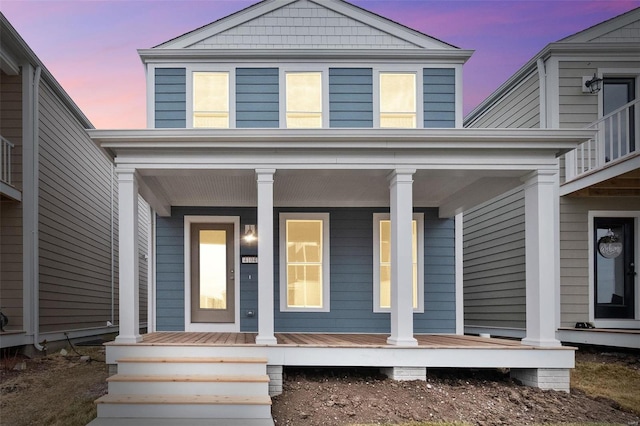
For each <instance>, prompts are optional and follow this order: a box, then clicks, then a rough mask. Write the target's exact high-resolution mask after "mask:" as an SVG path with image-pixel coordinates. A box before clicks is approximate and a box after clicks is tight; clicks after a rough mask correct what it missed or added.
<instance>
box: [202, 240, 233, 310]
mask: <svg viewBox="0 0 640 426" xmlns="http://www.w3.org/2000/svg"><path fill="white" fill-rule="evenodd" d="M199 260H200V308H201V309H227V232H226V231H219V230H201V231H200V259H199Z"/></svg>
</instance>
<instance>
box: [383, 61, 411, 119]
mask: <svg viewBox="0 0 640 426" xmlns="http://www.w3.org/2000/svg"><path fill="white" fill-rule="evenodd" d="M416 96H417V92H416V74H415V73H399V72H381V73H380V127H392V128H415V127H416V123H417V112H416V111H417V109H416V108H417V102H416Z"/></svg>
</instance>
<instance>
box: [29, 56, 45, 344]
mask: <svg viewBox="0 0 640 426" xmlns="http://www.w3.org/2000/svg"><path fill="white" fill-rule="evenodd" d="M41 73H42V68H41V67H40V65H37V66H36V69H35V73H34V77H33V99H32V104H31V108H32V109H33V110H32V111H33V115H32V117H33V122H32V123H31V125H32V126H33V129H32V133H31V135H32V137H33V158H32V160H33V169H32V170H33V209H34V211H33V223H32V238H33V242H32V244H33V261H32V262H31V263H32V268H33V269H32V274H33V280H32V281H31V282H32V286H33V287H32V288H33V291H32V293H31V294H32V295H33V297H32V315H33V346H34V347H35V348H36V349H37V350H39V351H43V350H46V344H45V345H44V346H43V345H41V344H40V343H38V340H40V258H39V257H40V256H39V252H40V249H39V243H40V241H39V239H40V238H39V223H38V217H39V207H38V205H39V196H40V195H39V193H40V188H39V186H40V182H39V180H40V172H39V166H40V154H39V143H40V132H39V121H40V106H39V102H40V75H41Z"/></svg>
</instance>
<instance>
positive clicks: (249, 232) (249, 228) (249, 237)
mask: <svg viewBox="0 0 640 426" xmlns="http://www.w3.org/2000/svg"><path fill="white" fill-rule="evenodd" d="M243 238H244V240H245V241H246V242H247V243H252V242H254V241H256V240H257V239H258V235H257V234H256V226H255V225H245V226H244V237H243Z"/></svg>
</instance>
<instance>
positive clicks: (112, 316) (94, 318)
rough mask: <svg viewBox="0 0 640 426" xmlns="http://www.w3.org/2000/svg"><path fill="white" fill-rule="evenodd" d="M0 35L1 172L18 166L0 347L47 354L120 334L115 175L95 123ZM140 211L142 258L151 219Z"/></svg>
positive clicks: (10, 192) (1, 274)
mask: <svg viewBox="0 0 640 426" xmlns="http://www.w3.org/2000/svg"><path fill="white" fill-rule="evenodd" d="M0 29H1V31H2V33H1V35H2V37H1V38H0V40H1V43H2V45H1V48H2V58H3V61H2V70H1V71H0V72H1V73H2V74H1V77H2V78H1V81H2V84H1V89H2V92H1V93H2V96H1V98H2V102H1V105H0V107H1V114H0V132H1V135H2V138H3V144H4V145H3V150H2V155H3V158H2V164H3V171H4V169H5V167H6V164H7V163H6V162H5V160H9V159H10V162H11V166H12V170H11V176H6V175H4V174H3V176H2V177H3V179H2V194H1V202H0V206H1V208H2V221H1V223H2V225H1V232H2V233H1V243H0V253H1V255H2V258H1V263H0V278H1V279H0V296H1V297H2V301H1V302H0V306H1V307H2V312H3V314H4V315H6V316H7V317H8V319H9V323H8V325H7V326H6V327H5V332H3V333H2V335H1V343H0V345H1V346H2V347H9V346H22V345H29V344H33V345H34V346H35V347H36V348H37V349H41V348H42V346H43V345H41V342H44V341H47V342H49V343H50V342H54V341H56V340H63V339H66V336H65V333H67V334H68V336H69V337H70V338H80V337H89V336H95V335H100V334H106V333H113V332H116V331H117V328H113V327H108V326H107V321H109V322H110V323H111V324H115V325H116V326H117V313H118V310H117V308H118V306H117V300H118V299H117V294H118V277H117V274H116V272H117V271H116V267H115V265H116V264H117V230H118V228H117V226H118V223H117V215H116V212H117V184H116V183H114V171H113V165H112V163H111V161H110V159H109V157H108V156H107V155H106V154H105V152H104V151H103V150H101V149H99V148H97V147H96V146H95V144H93V143H92V141H91V139H90V138H89V137H88V135H87V131H86V129H88V128H92V127H93V126H92V125H91V123H90V122H89V120H88V119H87V118H86V117H85V116H84V115H83V114H82V112H81V111H80V110H79V109H78V107H77V106H76V105H75V104H74V103H73V101H72V100H71V99H70V98H69V96H68V95H67V94H66V93H65V92H64V90H63V89H62V88H61V87H60V85H59V84H58V82H57V81H56V80H55V78H54V77H53V76H52V75H51V74H50V73H49V72H48V70H47V69H46V67H45V66H44V64H42V63H41V62H40V61H39V60H38V58H37V57H36V56H35V54H34V53H33V52H32V51H31V49H30V48H29V47H28V46H27V45H26V44H25V42H24V41H23V40H22V39H21V38H20V36H19V35H18V33H17V32H16V31H15V29H13V27H12V26H11V25H10V23H9V22H8V21H7V20H6V18H5V17H4V16H3V15H0ZM5 141H8V142H10V143H11V144H12V147H11V149H10V150H9V149H6V146H7V144H6V143H5ZM9 178H10V179H9ZM141 203H142V204H141V208H140V212H141V216H140V217H141V219H140V220H141V223H142V224H143V226H141V227H140V229H141V230H142V232H141V237H140V238H141V240H143V242H144V245H142V244H141V248H146V247H147V238H148V232H147V229H148V221H149V214H148V207H145V206H146V203H144V201H143V200H141ZM144 254H146V252H145V253H144ZM143 264H144V265H145V267H144V268H142V269H141V271H140V275H141V279H142V280H146V279H147V278H146V261H144V260H143ZM143 289H146V286H145V287H143ZM141 300H143V301H144V300H146V299H143V298H141ZM143 310H146V305H144V306H143Z"/></svg>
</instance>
